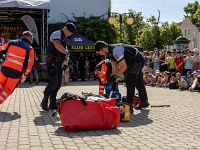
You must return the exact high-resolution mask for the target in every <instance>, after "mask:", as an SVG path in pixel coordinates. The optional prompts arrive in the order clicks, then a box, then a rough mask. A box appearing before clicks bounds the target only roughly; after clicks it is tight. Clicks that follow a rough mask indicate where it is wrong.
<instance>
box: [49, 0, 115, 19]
mask: <svg viewBox="0 0 200 150" xmlns="http://www.w3.org/2000/svg"><path fill="white" fill-rule="evenodd" d="M50 5H51V9H50V12H49V17H48V23H58V22H66V21H67V20H68V19H70V20H73V14H74V15H75V16H76V17H82V16H83V17H86V18H88V17H90V16H91V15H92V16H102V15H104V18H107V16H108V10H109V8H110V6H111V1H110V0H51V1H50Z"/></svg>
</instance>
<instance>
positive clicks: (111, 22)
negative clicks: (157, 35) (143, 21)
mask: <svg viewBox="0 0 200 150" xmlns="http://www.w3.org/2000/svg"><path fill="white" fill-rule="evenodd" d="M112 14H118V15H119V31H120V41H121V42H122V23H123V21H122V16H123V15H125V14H129V17H128V18H127V19H126V23H127V24H128V25H131V24H133V18H131V17H130V13H122V14H120V13H116V12H112ZM108 22H109V23H110V24H115V22H116V18H115V17H110V18H109V19H108Z"/></svg>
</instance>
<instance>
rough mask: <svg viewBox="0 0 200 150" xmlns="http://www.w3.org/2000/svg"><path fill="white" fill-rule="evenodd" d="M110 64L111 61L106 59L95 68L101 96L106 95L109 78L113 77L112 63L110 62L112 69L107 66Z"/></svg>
mask: <svg viewBox="0 0 200 150" xmlns="http://www.w3.org/2000/svg"><path fill="white" fill-rule="evenodd" d="M109 62H110V60H109V59H105V60H103V61H101V62H100V63H99V64H97V65H96V68H95V76H96V77H97V80H98V85H99V95H102V96H103V95H104V85H105V84H107V83H108V77H109V76H110V75H111V72H112V71H111V70H112V68H111V67H112V66H111V62H110V68H109V65H108V66H107V64H108V63H109Z"/></svg>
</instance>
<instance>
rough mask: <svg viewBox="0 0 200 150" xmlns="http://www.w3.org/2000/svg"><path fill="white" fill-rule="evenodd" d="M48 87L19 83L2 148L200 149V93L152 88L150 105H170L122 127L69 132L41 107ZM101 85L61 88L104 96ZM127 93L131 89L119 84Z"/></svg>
mask: <svg viewBox="0 0 200 150" xmlns="http://www.w3.org/2000/svg"><path fill="white" fill-rule="evenodd" d="M46 84H47V83H45V82H40V84H39V85H37V86H36V85H34V84H33V85H32V86H30V85H29V84H28V83H23V84H19V86H18V87H17V88H16V90H15V91H14V93H13V94H12V95H11V96H10V97H9V98H8V99H7V100H6V102H5V103H4V104H3V105H0V137H1V138H0V150H41V149H42V150H51V149H52V150H54V149H62V150H66V149H67V150H93V149H95V150H102V149H105V150H128V149H130V150H140V149H141V150H148V149H152V150H163V149H173V150H174V149H177V150H192V149H200V126H199V124H200V94H199V93H190V92H188V91H179V90H169V89H163V88H156V87H153V88H152V87H147V92H148V97H149V101H150V103H151V104H152V105H153V104H170V107H158V108H152V107H149V108H147V109H145V110H142V111H140V110H134V114H132V115H131V121H130V122H121V123H120V125H119V127H118V128H117V129H111V130H93V131H77V132H65V131H64V130H63V128H62V125H61V122H60V120H59V116H58V115H57V116H56V117H52V116H51V115H52V111H49V112H48V113H47V112H44V111H42V109H41V108H40V102H41V100H42V97H43V90H44V88H45V86H46ZM96 84H97V81H85V82H79V81H75V82H70V83H68V84H67V85H65V86H62V88H61V89H60V90H59V93H58V97H60V96H61V95H62V94H63V93H64V92H66V91H70V92H72V93H74V94H79V95H80V94H81V92H82V91H84V92H93V93H97V92H98V86H97V85H96ZM119 89H120V92H121V93H122V95H125V93H126V88H125V87H124V86H123V85H119Z"/></svg>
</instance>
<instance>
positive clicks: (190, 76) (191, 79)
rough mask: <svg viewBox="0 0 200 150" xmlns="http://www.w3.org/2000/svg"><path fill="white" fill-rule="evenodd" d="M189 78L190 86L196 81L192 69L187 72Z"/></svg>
mask: <svg viewBox="0 0 200 150" xmlns="http://www.w3.org/2000/svg"><path fill="white" fill-rule="evenodd" d="M187 78H188V87H189V88H190V87H191V86H192V84H193V82H194V77H193V74H192V71H188V72H187Z"/></svg>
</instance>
